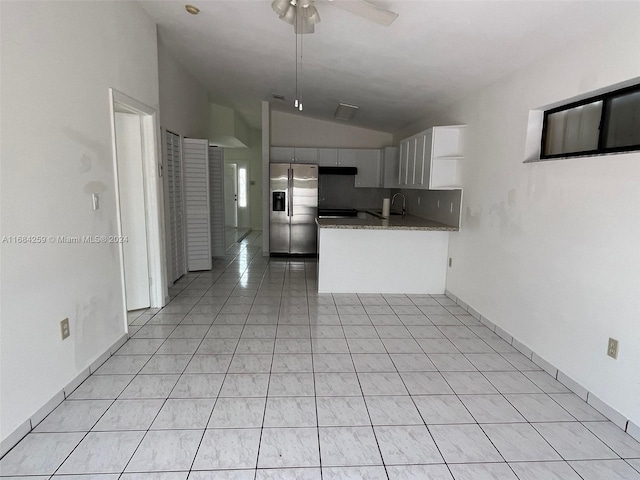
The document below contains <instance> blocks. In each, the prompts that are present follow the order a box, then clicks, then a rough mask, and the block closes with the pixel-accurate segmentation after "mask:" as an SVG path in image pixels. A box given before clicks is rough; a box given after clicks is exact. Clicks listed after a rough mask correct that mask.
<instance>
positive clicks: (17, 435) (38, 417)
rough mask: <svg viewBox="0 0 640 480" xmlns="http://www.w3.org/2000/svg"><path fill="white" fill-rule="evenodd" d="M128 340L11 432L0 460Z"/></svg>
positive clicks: (124, 338) (2, 445) (0, 448)
mask: <svg viewBox="0 0 640 480" xmlns="http://www.w3.org/2000/svg"><path fill="white" fill-rule="evenodd" d="M128 339H129V335H128V334H126V333H125V334H124V335H123V336H122V337H120V338H119V339H118V340H116V341H115V342H114V343H113V345H111V346H110V347H109V348H108V349H107V350H105V352H104V353H102V354H101V355H100V356H99V357H98V358H97V359H96V360H94V361H93V362H92V363H91V365H90V366H88V367H87V368H85V369H83V370H82V371H81V372H80V373H79V374H78V375H76V376H75V377H74V378H73V380H71V381H70V382H69V383H68V384H67V385H66V386H65V387H64V388H63V389H62V390H60V391H59V392H58V393H56V394H55V395H54V396H53V397H51V398H50V399H49V400H48V401H47V402H46V403H45V404H44V405H43V406H42V407H40V408H39V409H38V410H37V411H36V412H35V413H34V414H33V415H31V417H30V418H28V419H27V420H25V421H24V422H23V423H22V424H21V425H20V426H19V427H18V428H16V429H15V430H14V431H13V432H11V433H10V434H9V435H7V437H6V438H5V439H3V440H2V441H1V442H0V458H2V457H4V455H5V454H6V453H7V452H9V450H11V449H12V448H13V447H15V446H16V445H17V444H18V442H20V440H22V439H23V438H24V437H25V436H26V435H27V434H28V433H29V432H31V430H33V429H34V428H35V427H36V426H37V425H38V424H39V423H40V422H41V421H42V420H44V419H45V418H46V416H47V415H49V414H50V413H51V412H53V411H54V410H55V409H56V407H57V406H58V405H60V404H61V403H62V402H63V401H64V400H65V399H66V398H67V397H68V396H69V395H71V393H72V392H73V391H74V390H75V389H76V388H78V387H79V386H80V384H81V383H82V382H84V381H85V380H86V379H87V378H89V376H90V375H91V374H92V373H93V372H95V371H96V370H97V369H98V368H99V367H100V365H102V364H103V363H104V362H106V361H107V360H108V359H109V357H111V355H113V354H114V353H115V352H116V351H117V350H118V349H119V348H120V347H121V346H122V345H124V343H125V342H126V341H127V340H128Z"/></svg>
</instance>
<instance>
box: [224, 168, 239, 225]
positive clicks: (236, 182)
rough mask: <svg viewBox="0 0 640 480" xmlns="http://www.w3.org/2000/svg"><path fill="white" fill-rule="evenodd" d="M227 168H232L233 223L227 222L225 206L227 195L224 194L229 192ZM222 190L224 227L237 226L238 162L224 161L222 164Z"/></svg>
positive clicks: (226, 205) (226, 206)
mask: <svg viewBox="0 0 640 480" xmlns="http://www.w3.org/2000/svg"><path fill="white" fill-rule="evenodd" d="M227 168H229V169H231V170H233V182H232V184H233V186H234V192H235V193H234V199H233V209H234V211H235V214H234V216H235V221H234V224H235V225H229V224H228V223H227V208H228V206H229V205H228V202H227V197H226V195H228V194H230V192H228V191H227ZM223 181H224V187H225V188H224V192H225V199H224V226H225V228H238V164H237V163H235V162H229V163H225V164H224V178H223Z"/></svg>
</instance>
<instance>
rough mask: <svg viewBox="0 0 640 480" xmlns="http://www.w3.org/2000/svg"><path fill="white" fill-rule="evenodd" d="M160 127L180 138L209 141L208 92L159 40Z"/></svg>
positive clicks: (160, 39) (159, 39)
mask: <svg viewBox="0 0 640 480" xmlns="http://www.w3.org/2000/svg"><path fill="white" fill-rule="evenodd" d="M158 77H159V82H160V125H161V126H162V128H166V129H167V130H171V131H172V132H174V133H177V134H179V135H182V136H183V137H191V138H208V133H209V131H208V130H209V120H210V114H211V112H210V109H209V99H208V96H207V89H206V88H204V87H203V86H202V84H201V83H200V82H199V81H198V80H197V79H196V78H195V77H194V76H193V75H191V73H189V72H188V71H187V70H186V69H185V68H184V67H183V66H182V64H181V63H180V61H179V59H176V58H175V57H174V56H173V55H172V54H171V53H169V51H168V49H167V47H166V46H165V45H164V43H163V42H162V38H160V37H158Z"/></svg>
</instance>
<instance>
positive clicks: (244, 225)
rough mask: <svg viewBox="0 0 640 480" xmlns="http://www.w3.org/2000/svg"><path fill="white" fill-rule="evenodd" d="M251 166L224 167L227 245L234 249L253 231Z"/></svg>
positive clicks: (226, 165) (226, 164)
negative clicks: (250, 206)
mask: <svg viewBox="0 0 640 480" xmlns="http://www.w3.org/2000/svg"><path fill="white" fill-rule="evenodd" d="M249 204H250V201H249V165H248V163H246V162H229V163H225V165H224V210H225V245H226V248H230V247H232V246H233V245H234V244H236V243H237V242H239V241H241V240H242V239H243V238H244V237H246V236H247V235H248V234H249V232H250V231H251V228H250V226H251V213H250V209H249Z"/></svg>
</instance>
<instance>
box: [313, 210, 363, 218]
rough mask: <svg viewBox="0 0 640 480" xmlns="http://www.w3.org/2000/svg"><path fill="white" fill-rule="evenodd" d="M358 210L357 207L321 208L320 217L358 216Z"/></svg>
mask: <svg viewBox="0 0 640 480" xmlns="http://www.w3.org/2000/svg"><path fill="white" fill-rule="evenodd" d="M357 216H358V210H356V209H355V208H319V209H318V218H343V217H357Z"/></svg>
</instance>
